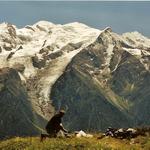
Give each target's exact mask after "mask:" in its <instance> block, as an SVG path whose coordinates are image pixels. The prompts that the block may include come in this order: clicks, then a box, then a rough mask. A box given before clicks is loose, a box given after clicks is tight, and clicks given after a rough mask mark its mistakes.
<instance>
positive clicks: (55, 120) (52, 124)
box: [46, 114, 62, 134]
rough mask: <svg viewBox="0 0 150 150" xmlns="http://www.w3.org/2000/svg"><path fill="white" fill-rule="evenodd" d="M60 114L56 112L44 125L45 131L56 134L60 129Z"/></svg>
mask: <svg viewBox="0 0 150 150" xmlns="http://www.w3.org/2000/svg"><path fill="white" fill-rule="evenodd" d="M61 117H62V116H61V115H60V114H56V115H54V116H53V117H52V118H51V120H50V121H49V122H48V123H47V125H46V131H47V133H48V134H56V133H57V132H59V130H60V124H61Z"/></svg>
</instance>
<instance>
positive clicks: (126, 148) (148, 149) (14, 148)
mask: <svg viewBox="0 0 150 150" xmlns="http://www.w3.org/2000/svg"><path fill="white" fill-rule="evenodd" d="M0 150H150V137H149V136H145V137H142V136H139V137H137V138H135V139H131V140H127V139H124V140H121V139H115V138H111V137H105V138H103V139H97V136H95V137H92V138H85V137H82V138H76V137H73V138H51V139H46V140H44V141H43V142H40V138H39V137H15V138H11V139H7V140H3V141H0Z"/></svg>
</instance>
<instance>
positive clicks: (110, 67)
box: [0, 21, 150, 136]
mask: <svg viewBox="0 0 150 150" xmlns="http://www.w3.org/2000/svg"><path fill="white" fill-rule="evenodd" d="M149 43H150V40H149V39H148V38H146V37H144V36H142V35H141V34H139V33H137V32H133V33H126V34H123V35H118V34H115V33H113V32H112V30H111V28H106V29H104V30H102V31H101V30H97V29H93V28H90V27H88V26H86V25H84V24H81V23H70V24H66V25H55V24H53V23H50V22H46V21H40V22H38V23H36V24H34V25H32V26H29V25H28V26H26V27H25V28H22V29H17V27H15V26H14V25H11V24H8V23H3V24H0V66H1V68H2V69H1V71H0V104H1V105H0V110H2V112H5V113H2V115H1V114H0V115H1V116H0V119H1V118H2V119H1V124H0V130H1V129H2V130H3V133H2V135H1V136H10V135H33V134H38V133H39V132H41V130H42V129H44V126H45V125H46V121H47V120H49V119H50V117H51V116H52V115H53V114H54V113H55V111H57V110H59V109H60V108H65V109H67V114H66V116H65V118H64V123H65V125H66V127H68V129H72V130H75V129H76V130H80V129H84V130H103V129H105V128H107V127H108V126H113V127H127V126H131V125H148V124H150V122H149V119H148V118H149V115H150V114H149V106H150V103H149V93H150V86H149V85H150V84H149V82H150V72H149V70H150V44H149ZM5 101H6V103H5ZM10 111H11V112H14V113H11V114H10ZM9 118H10V119H9ZM6 124H7V125H8V126H6ZM9 126H11V127H13V130H12V128H9ZM22 127H23V129H22Z"/></svg>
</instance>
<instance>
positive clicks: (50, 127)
mask: <svg viewBox="0 0 150 150" xmlns="http://www.w3.org/2000/svg"><path fill="white" fill-rule="evenodd" d="M64 114H65V111H64V110H60V111H59V113H57V114H56V115H54V116H53V117H52V118H51V119H50V121H49V122H48V123H47V125H46V128H45V129H46V131H47V133H48V135H47V134H41V141H43V139H45V138H46V137H49V138H51V137H54V138H55V137H57V133H58V132H59V131H60V130H61V131H63V132H65V133H68V131H67V130H66V129H65V128H64V127H63V125H62V120H61V118H62V117H63V116H64Z"/></svg>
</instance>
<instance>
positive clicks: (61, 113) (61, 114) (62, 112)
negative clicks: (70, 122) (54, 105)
mask: <svg viewBox="0 0 150 150" xmlns="http://www.w3.org/2000/svg"><path fill="white" fill-rule="evenodd" d="M59 114H60V116H61V117H62V116H64V114H65V111H64V110H63V109H61V110H60V111H59Z"/></svg>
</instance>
